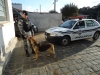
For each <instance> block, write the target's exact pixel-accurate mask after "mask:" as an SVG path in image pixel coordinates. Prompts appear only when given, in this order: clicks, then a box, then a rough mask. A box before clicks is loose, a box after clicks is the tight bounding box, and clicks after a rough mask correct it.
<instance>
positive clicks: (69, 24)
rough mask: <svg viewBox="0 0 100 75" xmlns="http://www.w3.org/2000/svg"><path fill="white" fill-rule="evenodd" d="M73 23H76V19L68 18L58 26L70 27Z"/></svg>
mask: <svg viewBox="0 0 100 75" xmlns="http://www.w3.org/2000/svg"><path fill="white" fill-rule="evenodd" d="M75 23H76V21H73V20H68V21H66V22H64V23H63V24H61V25H60V26H59V27H63V28H68V29H71V28H72V27H73V26H74V24H75Z"/></svg>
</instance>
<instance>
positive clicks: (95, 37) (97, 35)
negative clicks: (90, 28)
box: [93, 32, 99, 40]
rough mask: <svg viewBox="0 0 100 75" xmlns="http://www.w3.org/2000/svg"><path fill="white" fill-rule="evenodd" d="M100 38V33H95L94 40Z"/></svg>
mask: <svg viewBox="0 0 100 75" xmlns="http://www.w3.org/2000/svg"><path fill="white" fill-rule="evenodd" d="M98 38H99V32H95V33H94V36H93V40H97V39H98Z"/></svg>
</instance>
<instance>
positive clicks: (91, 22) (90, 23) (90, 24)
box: [86, 20, 98, 27]
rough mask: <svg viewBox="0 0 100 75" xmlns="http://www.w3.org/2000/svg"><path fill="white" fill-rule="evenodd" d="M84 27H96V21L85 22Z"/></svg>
mask: <svg viewBox="0 0 100 75" xmlns="http://www.w3.org/2000/svg"><path fill="white" fill-rule="evenodd" d="M86 25H87V27H93V26H98V23H97V22H96V21H92V20H87V21H86Z"/></svg>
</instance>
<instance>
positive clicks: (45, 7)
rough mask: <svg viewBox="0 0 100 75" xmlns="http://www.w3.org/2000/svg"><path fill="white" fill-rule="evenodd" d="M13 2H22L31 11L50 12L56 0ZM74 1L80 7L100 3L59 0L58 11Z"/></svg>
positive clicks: (19, 0)
mask: <svg viewBox="0 0 100 75" xmlns="http://www.w3.org/2000/svg"><path fill="white" fill-rule="evenodd" d="M12 3H21V4H22V9H23V10H27V11H31V12H40V5H41V12H48V11H50V10H54V4H53V3H54V0H12ZM69 3H74V4H75V5H77V7H78V8H82V7H84V6H90V7H93V6H95V5H97V4H99V3H100V0H57V2H56V11H57V12H60V9H61V8H62V7H64V6H65V5H66V4H69Z"/></svg>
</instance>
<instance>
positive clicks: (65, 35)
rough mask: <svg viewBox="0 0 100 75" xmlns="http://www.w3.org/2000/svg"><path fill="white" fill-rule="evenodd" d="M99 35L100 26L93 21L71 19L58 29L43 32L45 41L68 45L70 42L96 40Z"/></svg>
mask: <svg viewBox="0 0 100 75" xmlns="http://www.w3.org/2000/svg"><path fill="white" fill-rule="evenodd" d="M99 34H100V24H99V23H98V22H97V21H96V20H94V19H81V20H80V19H72V20H68V21H66V22H64V23H63V24H61V25H60V26H59V27H53V28H50V29H47V30H46V31H45V38H46V40H47V41H55V42H60V43H61V44H62V45H68V44H69V42H70V41H74V40H79V39H86V38H93V39H94V40H97V39H98V38H99Z"/></svg>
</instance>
